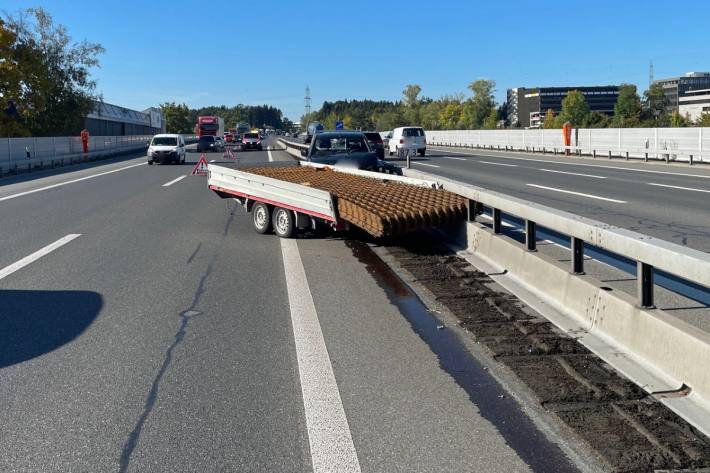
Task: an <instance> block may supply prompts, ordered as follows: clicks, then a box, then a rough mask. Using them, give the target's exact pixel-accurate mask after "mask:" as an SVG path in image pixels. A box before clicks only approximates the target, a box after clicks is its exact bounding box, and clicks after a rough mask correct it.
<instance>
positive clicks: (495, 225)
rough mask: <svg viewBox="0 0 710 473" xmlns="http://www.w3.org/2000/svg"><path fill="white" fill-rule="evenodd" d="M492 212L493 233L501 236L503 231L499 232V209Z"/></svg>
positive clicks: (500, 222) (500, 225)
mask: <svg viewBox="0 0 710 473" xmlns="http://www.w3.org/2000/svg"><path fill="white" fill-rule="evenodd" d="M492 210H493V233H496V234H501V233H503V231H502V230H501V228H502V219H501V211H500V209H492Z"/></svg>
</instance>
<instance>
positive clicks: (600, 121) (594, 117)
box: [585, 112, 612, 128]
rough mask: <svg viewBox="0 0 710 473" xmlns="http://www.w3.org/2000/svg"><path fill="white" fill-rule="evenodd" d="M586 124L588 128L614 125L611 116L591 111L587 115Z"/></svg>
mask: <svg viewBox="0 0 710 473" xmlns="http://www.w3.org/2000/svg"><path fill="white" fill-rule="evenodd" d="M585 126H587V127H588V128H609V127H610V126H612V123H611V118H609V116H608V115H606V114H604V113H600V112H591V113H590V114H589V116H588V117H587V123H586V125H585Z"/></svg>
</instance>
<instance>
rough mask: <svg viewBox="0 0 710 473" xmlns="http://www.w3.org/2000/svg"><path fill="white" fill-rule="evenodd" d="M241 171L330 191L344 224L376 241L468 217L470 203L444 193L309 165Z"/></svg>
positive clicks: (454, 195) (438, 190)
mask: <svg viewBox="0 0 710 473" xmlns="http://www.w3.org/2000/svg"><path fill="white" fill-rule="evenodd" d="M242 171H244V172H248V173H252V174H258V175H261V176H265V177H269V178H273V179H279V180H282V181H287V182H292V183H295V184H300V185H304V186H308V187H312V188H315V189H321V190H324V191H328V192H330V193H331V194H332V195H333V196H334V197H336V205H337V208H338V214H339V216H340V218H341V219H342V220H345V221H347V222H350V223H351V224H353V225H355V226H357V227H360V228H362V229H363V230H365V231H366V232H368V233H369V234H371V235H373V236H375V237H383V236H391V235H397V234H401V233H406V232H408V231H412V230H416V229H418V228H425V227H433V226H437V225H443V224H448V223H453V222H457V221H460V220H462V219H463V218H465V215H466V199H464V198H463V197H461V196H459V195H457V194H453V193H451V192H447V191H445V190H443V189H433V188H430V187H423V186H416V185H411V184H406V183H403V182H397V181H394V180H388V179H386V178H383V179H375V178H370V177H364V176H359V175H354V174H348V173H343V172H336V171H333V170H331V169H329V168H314V167H308V166H298V167H255V168H247V169H242Z"/></svg>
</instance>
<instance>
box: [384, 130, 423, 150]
mask: <svg viewBox="0 0 710 473" xmlns="http://www.w3.org/2000/svg"><path fill="white" fill-rule="evenodd" d="M388 146H389V152H390V156H392V155H393V154H395V153H397V150H399V149H400V148H404V149H416V150H417V152H418V153H419V156H424V154H425V153H426V134H425V133H424V128H422V127H420V126H402V127H399V128H395V129H394V130H392V138H390V140H389V144H388Z"/></svg>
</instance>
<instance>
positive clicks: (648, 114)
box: [642, 84, 670, 127]
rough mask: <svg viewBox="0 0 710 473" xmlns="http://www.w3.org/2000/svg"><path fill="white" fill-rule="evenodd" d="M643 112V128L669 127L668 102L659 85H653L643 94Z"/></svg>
mask: <svg viewBox="0 0 710 473" xmlns="http://www.w3.org/2000/svg"><path fill="white" fill-rule="evenodd" d="M643 96H644V112H643V116H642V118H643V121H644V125H645V126H649V127H663V126H669V125H670V115H669V113H668V109H667V106H668V100H667V99H666V94H665V92H664V91H663V86H662V85H661V84H653V85H651V87H649V88H648V90H647V91H646V92H644V94H643Z"/></svg>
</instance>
